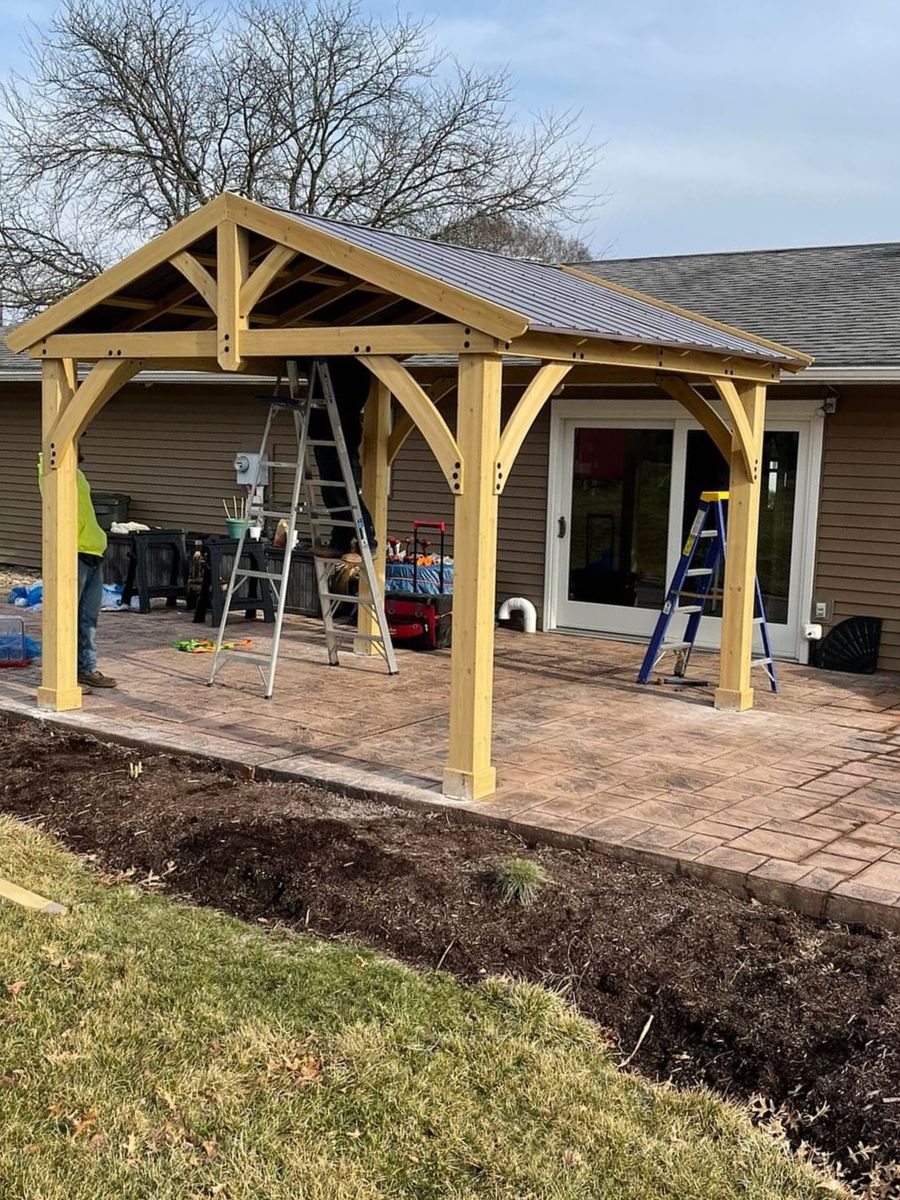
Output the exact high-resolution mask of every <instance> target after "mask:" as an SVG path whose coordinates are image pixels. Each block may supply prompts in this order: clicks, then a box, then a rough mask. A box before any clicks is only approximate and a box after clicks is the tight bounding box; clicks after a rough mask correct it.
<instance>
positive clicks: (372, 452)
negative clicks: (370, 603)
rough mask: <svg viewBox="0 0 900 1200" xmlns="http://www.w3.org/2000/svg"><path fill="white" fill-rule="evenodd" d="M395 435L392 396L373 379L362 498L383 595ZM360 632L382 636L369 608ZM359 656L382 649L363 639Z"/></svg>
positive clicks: (363, 589)
mask: <svg viewBox="0 0 900 1200" xmlns="http://www.w3.org/2000/svg"><path fill="white" fill-rule="evenodd" d="M390 434H391V393H390V391H389V390H388V388H387V387H386V386H385V385H384V384H383V383H382V382H381V380H380V379H376V378H374V377H373V379H372V387H371V389H370V391H369V397H368V399H367V400H366V407H365V410H364V412H363V432H362V455H361V458H362V496H363V499H364V500H365V502H366V507H367V508H368V510H369V514H370V516H371V518H372V524H373V525H374V526H375V540H376V541H377V543H378V549H377V551H376V552H375V553H374V554H373V558H374V560H375V579H376V582H377V587H378V589H379V595H380V596H382V597H383V596H384V578H385V564H386V561H387V560H386V557H385V554H386V548H387V525H388V490H389V483H390V474H391V472H390V465H389V463H388V438H389V437H390ZM360 595H361V596H363V597H369V598H370V599H371V596H370V595H369V592H368V588H367V587H366V585H365V582H364V576H363V575H362V574H361V575H360ZM357 611H358V614H359V615H358V617H357V630H358V632H359V633H361V634H367V635H373V634H377V633H378V622H377V621H376V620H375V617H374V615H373V614H372V612H371V611H370V610H369V609H368V608H365V607H363V606H362V605H360V606H359V609H358V610H357ZM354 649H355V651H356V653H357V654H367V655H373V654H378V650H377V649H376V647H375V644H374V643H373V642H372V641H369V640H366V639H365V638H360V640H359V641H358V642H356V644H355V647H354Z"/></svg>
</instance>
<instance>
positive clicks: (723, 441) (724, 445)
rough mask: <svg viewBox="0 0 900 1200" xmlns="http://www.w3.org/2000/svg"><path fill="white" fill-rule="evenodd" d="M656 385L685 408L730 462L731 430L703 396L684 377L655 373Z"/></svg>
mask: <svg viewBox="0 0 900 1200" xmlns="http://www.w3.org/2000/svg"><path fill="white" fill-rule="evenodd" d="M656 383H657V386H658V387H660V388H661V389H662V390H663V391H664V392H668V393H669V395H670V396H671V397H672V399H673V400H677V401H678V403H679V404H680V405H681V406H682V408H686V409H687V410H688V412H689V413H690V414H691V416H692V417H694V418H695V419H696V420H697V421H698V422H699V423H700V424H701V425H702V426H703V428H704V429H705V430H706V432H707V433H708V434H709V436H710V437H711V438H712V440H713V441H714V442H715V445H716V449H717V450H718V451H719V453H720V454H721V455H722V457H723V458H724V459H725V461H726V462H731V430H730V429H729V428H728V426H727V425H726V424H725V422H724V421H723V420H722V418H721V417H720V416H719V414H718V413H717V412H716V410H715V409H714V408H713V406H712V405H711V404H710V403H709V401H708V400H705V399H704V398H703V396H701V395H700V393H699V392H698V391H697V389H696V388H695V387H692V385H691V384H689V383H688V381H687V380H686V379H680V378H679V377H678V376H676V375H657V377H656Z"/></svg>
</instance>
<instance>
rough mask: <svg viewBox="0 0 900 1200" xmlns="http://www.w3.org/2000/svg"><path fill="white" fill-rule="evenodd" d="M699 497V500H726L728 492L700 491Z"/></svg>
mask: <svg viewBox="0 0 900 1200" xmlns="http://www.w3.org/2000/svg"><path fill="white" fill-rule="evenodd" d="M700 499H701V500H727V499H728V493H727V492H701V493H700Z"/></svg>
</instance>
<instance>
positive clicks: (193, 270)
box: [169, 250, 218, 312]
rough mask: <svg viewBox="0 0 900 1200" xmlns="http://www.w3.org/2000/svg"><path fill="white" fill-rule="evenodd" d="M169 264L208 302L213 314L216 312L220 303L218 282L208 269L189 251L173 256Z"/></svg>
mask: <svg viewBox="0 0 900 1200" xmlns="http://www.w3.org/2000/svg"><path fill="white" fill-rule="evenodd" d="M169 262H170V263H171V264H172V266H173V267H175V268H176V269H177V270H179V271H180V272H181V273H182V275H183V276H184V277H185V279H186V280H187V281H188V283H189V284H190V285H191V287H192V288H194V289H195V290H196V291H197V292H198V293H199V294H200V295H201V296H202V297H203V299H204V300H205V301H206V303H207V304H208V305H209V307H210V308H211V309H212V311H213V312H215V311H216V304H217V303H218V297H217V287H216V281H215V279H213V277H212V275H210V273H209V271H207V269H206V267H204V266H202V265H201V264H200V263H198V262H197V260H196V258H194V256H193V254H189V253H188V251H187V250H179V252H178V253H177V254H173V255H172V257H171V258H170V259H169Z"/></svg>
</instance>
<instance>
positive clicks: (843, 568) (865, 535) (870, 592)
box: [814, 386, 900, 671]
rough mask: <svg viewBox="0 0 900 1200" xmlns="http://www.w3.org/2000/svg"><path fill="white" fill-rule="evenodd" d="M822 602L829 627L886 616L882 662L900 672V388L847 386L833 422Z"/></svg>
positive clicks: (822, 518)
mask: <svg viewBox="0 0 900 1200" xmlns="http://www.w3.org/2000/svg"><path fill="white" fill-rule="evenodd" d="M814 600H816V601H825V602H826V603H827V604H828V605H829V620H828V621H827V622H826V624H827V625H828V626H831V625H834V624H836V623H837V622H838V621H842V620H843V619H844V618H845V617H853V616H873V617H882V618H883V619H884V628H883V631H882V638H881V655H880V657H879V660H878V665H879V666H880V667H882V668H884V669H887V670H894V671H897V670H900V388H897V387H889V386H884V387H869V388H850V387H847V388H842V389H841V394H840V397H839V399H838V405H837V412H835V413H834V414H832V415H831V416H828V417H826V419H825V445H824V452H823V459H822V484H821V494H820V503H819V534H818V546H817V555H816V580H815V589H814Z"/></svg>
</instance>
